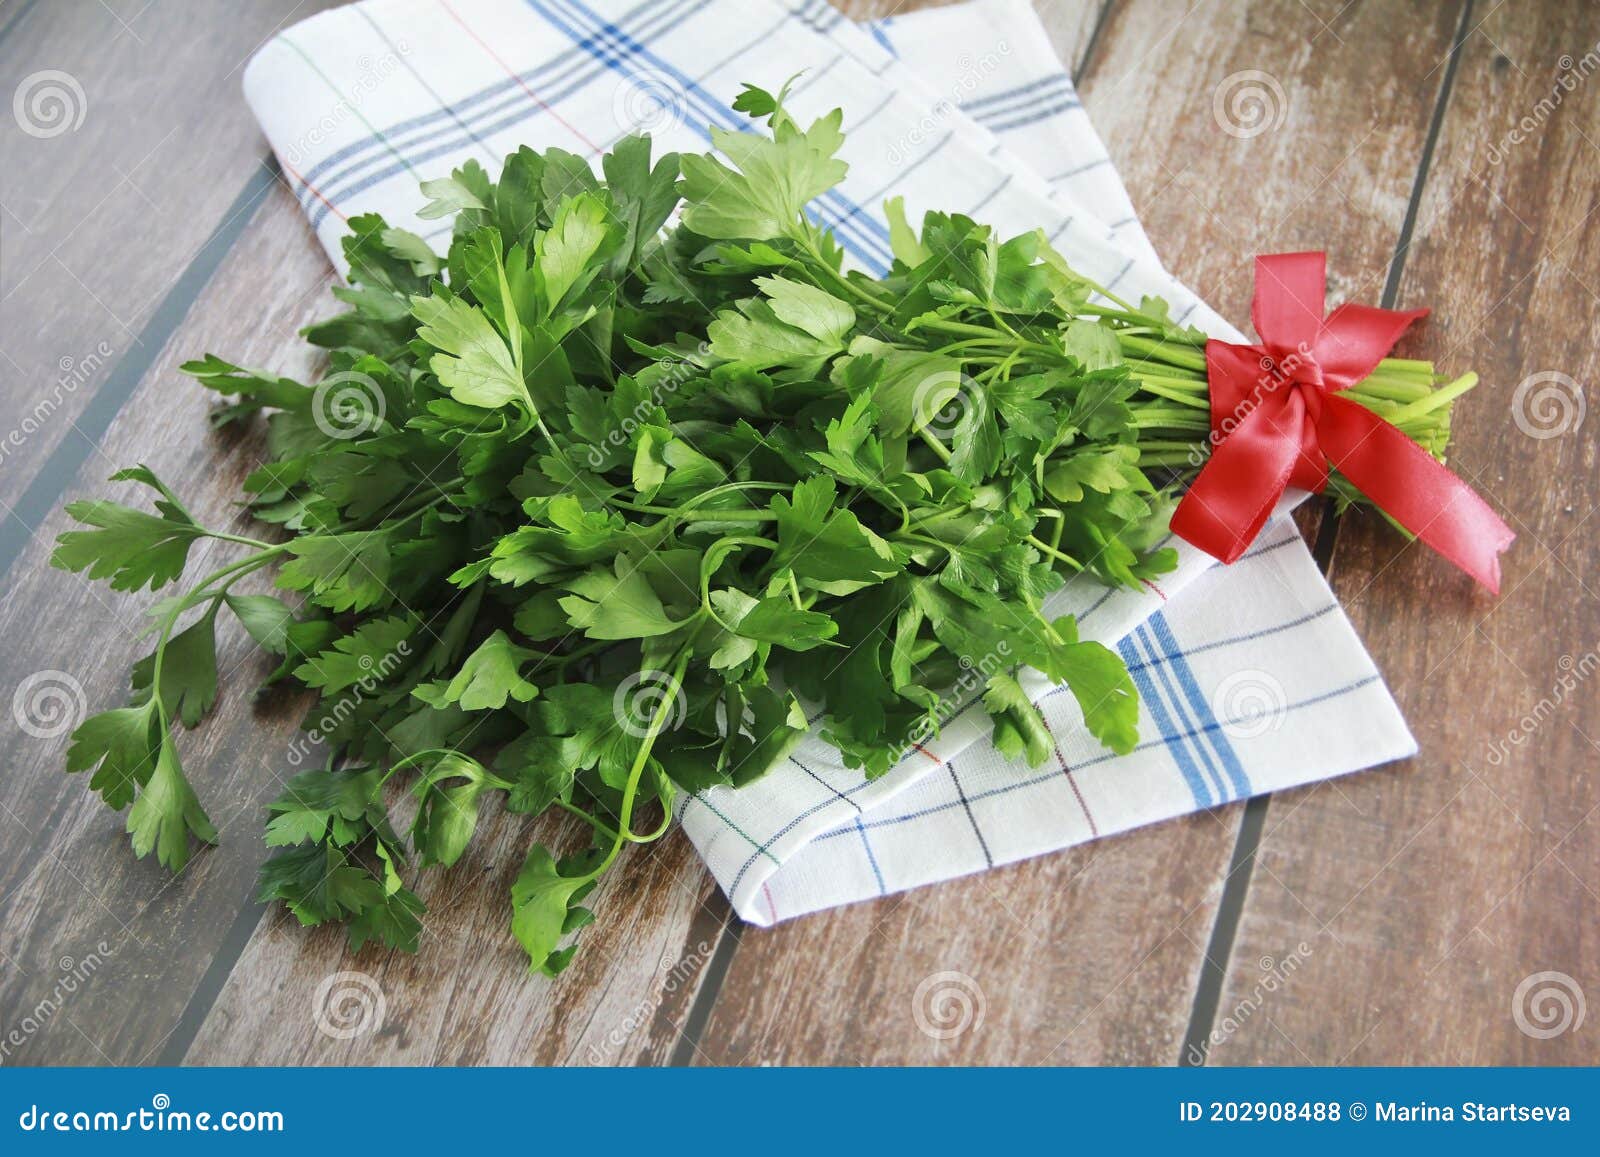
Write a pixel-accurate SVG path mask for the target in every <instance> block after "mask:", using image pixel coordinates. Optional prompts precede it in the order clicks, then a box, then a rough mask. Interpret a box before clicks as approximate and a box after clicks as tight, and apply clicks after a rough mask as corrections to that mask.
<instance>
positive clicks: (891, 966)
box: [701, 2, 1460, 1064]
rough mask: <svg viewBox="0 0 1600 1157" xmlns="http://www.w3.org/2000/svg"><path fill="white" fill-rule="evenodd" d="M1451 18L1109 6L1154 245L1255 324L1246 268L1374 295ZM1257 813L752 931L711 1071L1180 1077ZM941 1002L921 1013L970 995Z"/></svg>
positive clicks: (1197, 821)
mask: <svg viewBox="0 0 1600 1157" xmlns="http://www.w3.org/2000/svg"><path fill="white" fill-rule="evenodd" d="M1055 12H1056V9H1053V8H1052V9H1050V10H1047V16H1048V17H1050V18H1052V19H1053V17H1054V14H1055ZM1459 15H1460V9H1459V7H1458V6H1457V5H1453V4H1452V5H1438V6H1434V7H1433V8H1432V9H1431V10H1429V11H1426V12H1424V13H1421V14H1419V15H1416V16H1413V17H1411V18H1409V19H1407V20H1401V19H1400V18H1399V14H1398V8H1397V7H1396V6H1386V5H1377V6H1364V7H1362V8H1360V9H1359V10H1355V9H1352V10H1351V11H1350V12H1349V13H1347V15H1346V16H1345V17H1343V18H1341V20H1340V22H1339V25H1338V28H1337V29H1336V32H1337V35H1334V34H1333V32H1334V31H1335V30H1328V29H1325V28H1324V27H1323V26H1322V23H1321V20H1320V19H1319V18H1318V17H1317V16H1316V15H1315V14H1314V13H1313V12H1311V11H1310V10H1308V9H1304V8H1301V7H1299V6H1296V5H1289V6H1283V5H1276V6H1270V7H1268V8H1266V9H1264V10H1261V9H1257V8H1250V9H1248V10H1247V9H1245V8H1243V7H1241V6H1234V5H1214V6H1211V7H1208V8H1202V9H1198V10H1190V9H1187V8H1186V6H1184V5H1182V4H1173V3H1164V2H1136V3H1126V4H1117V5H1114V6H1113V7H1112V9H1111V12H1110V14H1109V18H1108V20H1107V22H1106V24H1105V25H1104V27H1103V28H1102V29H1101V30H1100V32H1099V35H1098V37H1097V40H1096V44H1095V49H1094V52H1093V54H1092V55H1091V57H1090V59H1089V60H1088V61H1087V67H1086V70H1085V71H1084V72H1083V74H1082V77H1081V83H1080V89H1081V91H1082V94H1083V99H1084V102H1085V104H1086V105H1087V107H1088V108H1089V111H1090V113H1091V115H1092V116H1093V117H1094V120H1095V123H1096V124H1097V125H1098V126H1099V127H1100V129H1101V132H1102V133H1104V134H1105V136H1106V143H1107V147H1108V148H1109V149H1110V151H1111V154H1112V157H1113V159H1115V160H1116V161H1117V163H1118V165H1119V167H1120V168H1121V170H1122V172H1123V175H1124V179H1125V181H1126V182H1127V184H1128V188H1129V191H1130V193H1131V194H1132V196H1133V200H1134V204H1135V206H1136V207H1137V208H1138V209H1139V211H1140V213H1141V215H1142V216H1143V217H1144V218H1145V219H1146V220H1147V222H1148V223H1149V228H1150V232H1151V235H1152V238H1153V239H1154V241H1155V243H1156V247H1157V249H1158V250H1159V251H1160V252H1162V253H1163V254H1164V255H1167V261H1168V264H1169V266H1170V267H1171V268H1172V269H1173V270H1174V271H1175V272H1176V273H1177V274H1178V275H1179V276H1180V277H1182V278H1184V279H1185V280H1187V281H1188V282H1189V283H1190V284H1191V285H1193V286H1195V287H1196V288H1197V289H1198V290H1199V291H1200V292H1201V293H1202V294H1203V295H1204V296H1206V297H1207V299H1208V300H1210V301H1212V302H1214V303H1216V304H1217V306H1218V308H1220V309H1222V310H1223V312H1224V313H1227V314H1230V315H1231V316H1233V317H1236V318H1240V319H1244V318H1246V317H1248V315H1249V294H1250V288H1251V278H1252V274H1251V259H1252V257H1253V255H1254V254H1256V253H1258V252H1263V251H1273V250H1285V249H1296V248H1308V247H1311V246H1314V245H1315V246H1326V247H1327V248H1328V250H1329V260H1330V265H1331V266H1333V267H1335V268H1338V269H1340V271H1341V274H1342V277H1343V279H1344V280H1343V281H1342V282H1337V283H1336V284H1335V286H1334V291H1335V292H1336V293H1340V294H1341V295H1342V294H1343V292H1344V291H1345V289H1346V285H1347V284H1348V286H1349V288H1350V291H1351V292H1353V293H1355V294H1357V295H1359V296H1362V297H1364V298H1373V297H1376V296H1377V294H1378V293H1379V292H1380V291H1381V287H1382V284H1383V276H1384V271H1385V269H1386V266H1387V263H1388V260H1389V257H1390V254H1391V253H1392V252H1393V251H1394V248H1395V244H1396V241H1397V239H1398V238H1399V236H1400V231H1401V227H1402V224H1403V222H1404V218H1405V209H1406V202H1407V193H1408V191H1409V189H1410V183H1411V181H1412V178H1413V176H1414V174H1415V173H1416V171H1417V167H1418V164H1419V163H1420V160H1421V157H1422V153H1423V145H1424V142H1425V140H1426V138H1427V132H1428V123H1429V118H1430V115H1431V113H1432V109H1433V97H1434V95H1435V94H1436V92H1437V89H1438V88H1439V86H1440V84H1441V81H1442V75H1443V70H1442V69H1439V70H1435V68H1434V66H1435V64H1436V63H1437V62H1438V61H1439V60H1441V59H1442V58H1443V57H1445V56H1447V55H1448V52H1449V48H1450V43H1451V35H1452V32H1453V30H1454V28H1455V23H1456V21H1457V19H1458V18H1459ZM1077 26H1078V25H1077V22H1073V21H1070V20H1069V27H1077ZM1397 29H1399V30H1401V33H1400V34H1399V35H1397ZM1060 47H1061V48H1062V49H1063V56H1064V57H1065V58H1068V59H1071V58H1072V57H1073V45H1072V44H1070V43H1068V44H1065V45H1061V46H1060ZM1246 70H1253V72H1254V74H1255V75H1253V76H1250V77H1246V78H1244V79H1243V80H1241V81H1235V82H1234V84H1239V83H1243V84H1247V85H1250V86H1253V87H1254V88H1255V89H1256V90H1257V91H1258V92H1259V93H1260V94H1261V98H1262V99H1263V100H1264V101H1265V102H1266V106H1265V108H1266V111H1265V114H1264V115H1267V116H1268V117H1269V118H1272V120H1271V122H1269V123H1275V124H1276V127H1272V128H1268V129H1267V130H1266V131H1264V132H1261V133H1259V134H1258V135H1255V136H1250V137H1241V136H1235V135H1230V134H1229V133H1228V132H1227V131H1226V128H1225V126H1224V124H1223V123H1222V120H1220V119H1218V117H1215V116H1213V94H1214V93H1216V92H1217V91H1219V90H1221V91H1224V92H1226V91H1228V88H1229V81H1228V78H1230V77H1234V76H1236V75H1237V74H1240V73H1243V72H1245V71H1246ZM1347 78H1348V79H1347ZM1223 115H1224V117H1225V116H1226V112H1225V113H1224V114H1223ZM1230 123H1231V124H1234V125H1235V127H1237V125H1238V124H1241V123H1244V122H1237V121H1236V122H1230ZM1156 142H1159V147H1152V146H1153V144H1154V143H1156ZM1319 186H1320V191H1318V187H1319ZM1242 813H1243V807H1242V806H1235V807H1232V808H1228V809H1224V810H1222V811H1220V812H1217V813H1215V814H1208V815H1199V816H1193V817H1190V818H1188V819H1186V820H1183V821H1180V822H1177V823H1172V824H1164V825H1161V826H1160V827H1157V828H1151V829H1145V830H1143V831H1139V832H1135V833H1132V834H1130V835H1127V836H1121V837H1117V838H1114V839H1109V840H1102V841H1099V842H1096V843H1093V844H1090V845H1087V846H1084V847H1081V848H1077V849H1074V850H1072V851H1069V852H1066V853H1063V854H1061V855H1058V856H1051V857H1047V858H1045V859H1043V860H1039V861H1035V862H1031V863H1028V864H1024V865H1019V866H1017V867H1014V868H1009V869H1006V870H1003V871H998V872H991V873H986V874H984V875H982V876H979V877H976V878H974V879H972V880H967V881H962V882H960V883H958V884H952V885H946V886H943V887H940V888H937V889H933V890H931V891H928V892H926V893H917V894H913V895H912V896H910V897H905V898H891V899H888V900H884V901H880V902H876V903H871V904H866V905H862V906H860V907H858V908H855V909H849V910H844V911H838V912H829V913H823V914H819V915H817V916H813V917H809V918H807V919H806V920H803V921H800V922H797V923H795V924H792V925H783V926H780V927H778V928H777V929H774V930H773V931H770V932H755V931H750V932H746V933H745V935H744V937H743V939H742V940H741V942H740V945H739V949H738V952H737V953H736V954H735V956H734V959H733V965H732V968H731V970H730V973H729V977H728V981H727V983H726V984H725V985H724V986H723V989H722V991H721V993H720V994H719V997H718V1001H717V1004H716V1007H715V1008H714V1010H713V1012H712V1016H711V1021H710V1025H709V1028H708V1031H707V1034H706V1036H705V1038H704V1039H703V1040H702V1042H701V1047H702V1049H703V1052H704V1054H705V1056H706V1057H707V1058H708V1059H709V1060H711V1061H714V1062H717V1063H747V1062H800V1063H806V1062H836V1063H845V1064H857V1063H864V1064H882V1063H893V1062H901V1063H930V1062H936V1061H951V1062H957V1063H980V1064H1005V1063H1024V1064H1066V1063H1090V1064H1093V1063H1105V1064H1170V1063H1174V1062H1176V1061H1177V1060H1178V1059H1179V1058H1180V1056H1181V1055H1182V1053H1183V1051H1184V1042H1185V1033H1186V1031H1187V1028H1188V1025H1189V1021H1190V1014H1191V1008H1192V999H1188V998H1177V997H1176V994H1177V993H1180V992H1182V993H1186V994H1190V996H1191V997H1192V994H1193V993H1194V992H1195V991H1196V987H1197V984H1198V983H1199V978H1200V975H1201V971H1202V966H1203V963H1204V958H1205V953H1206V950H1207V946H1208V943H1209V941H1210V936H1211V929H1212V924H1213V920H1214V918H1215V916H1216V914H1217V908H1218V903H1219V901H1220V899H1221V897H1222V893H1223V886H1224V881H1225V879H1226V878H1227V876H1228V869H1229V863H1230V857H1231V855H1232V853H1233V850H1234V847H1235V842H1236V837H1237V835H1238V831H1239V820H1240V817H1241V815H1242ZM941 972H951V973H960V974H963V975H965V976H969V977H971V978H972V981H973V985H972V986H971V987H973V988H975V989H976V990H977V991H979V992H981V993H982V1001H983V1004H984V1008H985V1014H984V1018H983V1020H982V1023H981V1024H978V1023H974V1024H973V1027H972V1029H971V1030H970V1031H969V1032H967V1033H964V1034H962V1035H960V1036H958V1037H953V1038H949V1039H941V1038H940V1037H939V1036H938V1035H936V1034H935V1035H930V1034H929V1032H928V1031H926V1029H927V1028H928V1027H929V1025H930V1023H932V1022H930V1021H929V1020H928V1012H929V1010H928V1009H926V1008H923V1009H920V1010H919V1011H920V1013H921V1019H920V1020H919V1017H918V1016H917V1015H914V1014H913V1003H914V1002H913V996H914V995H915V994H916V992H917V987H918V984H919V983H922V982H924V981H925V980H926V978H929V977H931V976H933V974H936V973H941ZM927 983H928V987H927V988H926V989H925V990H924V997H925V998H926V997H930V996H931V995H932V994H933V992H934V991H936V990H939V989H941V988H943V989H945V990H947V993H948V995H949V996H951V997H952V998H954V993H955V990H956V988H958V987H961V986H963V985H965V982H956V981H942V982H941V981H937V980H933V981H927ZM973 999H977V998H973ZM933 1027H934V1028H935V1029H937V1027H938V1026H937V1024H934V1025H933Z"/></svg>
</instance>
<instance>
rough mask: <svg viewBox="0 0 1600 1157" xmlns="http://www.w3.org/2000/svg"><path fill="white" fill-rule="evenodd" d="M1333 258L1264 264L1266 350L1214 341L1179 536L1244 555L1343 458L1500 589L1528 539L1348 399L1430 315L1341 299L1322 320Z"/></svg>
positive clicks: (1448, 553) (1415, 524)
mask: <svg viewBox="0 0 1600 1157" xmlns="http://www.w3.org/2000/svg"><path fill="white" fill-rule="evenodd" d="M1326 262H1327V259H1326V255H1325V254H1322V253H1279V254H1274V255H1272V256H1267V257H1258V258H1256V293H1255V301H1254V303H1253V304H1252V305H1251V307H1250V317H1251V320H1252V321H1253V322H1254V323H1255V327H1256V332H1257V333H1258V334H1260V335H1261V343H1260V344H1259V345H1233V344H1231V343H1229V342H1224V341H1208V342H1206V376H1207V378H1208V379H1209V384H1210V389H1211V430H1212V433H1211V437H1212V442H1213V449H1212V453H1211V458H1210V461H1208V462H1207V463H1206V465H1205V467H1204V469H1202V470H1201V471H1200V474H1199V476H1198V477H1197V478H1196V479H1195V480H1194V485H1193V486H1191V487H1190V488H1189V492H1188V493H1187V494H1186V495H1184V498H1183V501H1182V502H1180V503H1179V504H1178V509H1177V510H1176V511H1175V512H1174V513H1173V516H1172V530H1173V533H1175V534H1176V535H1178V537H1180V538H1182V539H1185V540H1186V541H1188V542H1191V543H1193V544H1194V545H1195V546H1198V547H1199V548H1200V549H1201V550H1203V551H1205V552H1206V553H1207V554H1211V555H1214V556H1216V557H1217V558H1219V559H1221V560H1222V561H1223V562H1233V561H1234V560H1235V559H1237V558H1238V557H1239V556H1240V555H1242V554H1243V553H1244V552H1245V548H1246V547H1248V546H1249V545H1250V543H1251V542H1252V541H1254V539H1255V537H1256V535H1257V533H1258V532H1259V531H1260V530H1261V527H1262V525H1263V524H1264V523H1265V522H1266V521H1267V518H1268V516H1270V515H1271V513H1272V509H1273V507H1274V506H1276V505H1277V502H1278V499H1279V498H1280V497H1281V496H1282V494H1283V492H1284V490H1285V489H1286V488H1287V487H1289V486H1291V485H1293V486H1298V487H1300V488H1301V489H1302V490H1311V491H1318V492H1320V491H1321V490H1323V489H1324V488H1325V487H1326V486H1327V484H1328V467H1329V464H1330V463H1331V464H1332V465H1333V466H1336V467H1338V469H1339V472H1340V473H1341V474H1343V475H1344V476H1345V478H1347V479H1349V481H1350V482H1351V484H1352V485H1354V486H1355V487H1356V489H1358V490H1360V491H1361V493H1363V494H1365V495H1366V496H1367V497H1368V498H1370V499H1371V500H1372V501H1373V502H1374V503H1375V504H1376V505H1377V506H1378V508H1379V509H1381V510H1383V511H1384V512H1385V513H1387V514H1388V515H1389V516H1390V517H1391V518H1393V519H1394V520H1395V521H1396V522H1398V523H1399V524H1400V525H1401V526H1403V527H1405V528H1406V529H1407V530H1409V531H1410V532H1411V533H1412V534H1414V535H1416V536H1417V537H1418V538H1420V539H1421V540H1422V541H1423V542H1425V543H1427V544H1428V545H1429V546H1431V547H1432V548H1433V549H1434V550H1436V551H1438V552H1439V553H1440V554H1442V555H1444V557H1445V558H1447V559H1449V560H1450V561H1451V562H1453V563H1455V565H1456V566H1458V567H1460V568H1461V569H1462V570H1464V571H1465V572H1466V573H1467V574H1469V575H1471V576H1472V577H1473V578H1474V579H1476V580H1477V581H1478V582H1480V583H1482V584H1483V585H1484V586H1486V587H1488V588H1489V589H1490V590H1491V591H1494V592H1495V593H1496V594H1498V593H1499V591H1500V558H1499V555H1500V552H1501V551H1503V550H1505V549H1506V547H1508V546H1510V545H1511V540H1512V539H1513V538H1515V537H1516V535H1515V534H1513V533H1512V531H1511V528H1510V527H1508V526H1507V525H1506V524H1505V523H1504V522H1502V521H1501V520H1500V517H1499V515H1497V514H1495V512H1494V511H1493V510H1491V509H1490V508H1489V505H1488V504H1487V503H1486V502H1484V501H1483V499H1481V498H1479V497H1478V496H1477V494H1475V493H1474V492H1473V491H1472V489H1471V488H1470V487H1469V486H1467V484H1466V483H1465V482H1463V481H1461V479H1459V478H1457V477H1456V476H1455V475H1454V474H1452V473H1450V471H1448V470H1446V469H1445V468H1444V466H1443V465H1441V464H1440V463H1439V462H1438V460H1437V459H1435V458H1433V457H1432V456H1431V455H1430V454H1429V453H1428V452H1427V451H1426V450H1424V449H1423V448H1422V447H1420V446H1418V445H1417V444H1416V443H1415V442H1413V441H1412V440H1411V439H1410V438H1408V437H1406V436H1405V435H1404V434H1402V433H1401V432H1400V431H1399V430H1398V429H1396V428H1395V427H1394V426H1391V425H1390V424H1389V423H1388V422H1385V421H1384V420H1383V419H1382V418H1380V417H1378V416H1377V415H1376V414H1374V413H1373V412H1372V411H1371V410H1369V409H1367V408H1366V407H1365V406H1362V405H1360V404H1359V403H1357V402H1352V401H1350V400H1348V399H1346V398H1341V397H1340V396H1339V391H1340V390H1343V389H1346V388H1348V387H1350V386H1352V385H1354V384H1355V383H1356V382H1358V381H1360V380H1361V379H1362V378H1364V377H1366V376H1367V375H1368V374H1370V373H1371V372H1372V371H1373V369H1374V368H1375V367H1376V366H1377V364H1378V363H1379V362H1380V361H1382V360H1383V358H1384V357H1385V356H1386V355H1387V354H1388V352H1389V350H1390V349H1391V348H1393V346H1394V343H1395V342H1396V341H1397V340H1399V338H1400V335H1401V334H1402V333H1403V332H1405V328H1406V327H1407V326H1408V325H1410V324H1411V323H1412V322H1413V321H1415V320H1416V319H1417V318H1419V317H1423V316H1425V315H1426V314H1427V312H1428V311H1427V310H1425V309H1415V310H1392V309H1375V308H1373V307H1371V306H1365V305H1349V304H1346V305H1341V306H1339V307H1338V308H1337V309H1335V310H1334V311H1333V312H1332V313H1330V314H1328V316H1327V317H1326V318H1324V317H1323V316H1322V289H1323V274H1324V270H1325V268H1326Z"/></svg>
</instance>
